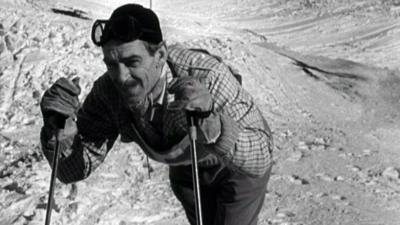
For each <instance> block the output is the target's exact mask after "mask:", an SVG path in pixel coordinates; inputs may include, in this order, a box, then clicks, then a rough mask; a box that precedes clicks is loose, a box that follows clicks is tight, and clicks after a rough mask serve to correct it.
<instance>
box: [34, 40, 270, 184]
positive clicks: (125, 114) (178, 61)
mask: <svg viewBox="0 0 400 225" xmlns="http://www.w3.org/2000/svg"><path fill="white" fill-rule="evenodd" d="M168 65H169V69H170V70H168V71H167V73H168V75H167V77H169V79H168V80H170V78H171V76H172V75H174V76H177V77H182V76H193V77H196V78H198V79H199V80H200V82H202V83H203V84H204V85H206V86H207V87H208V89H209V91H210V93H211V95H212V97H213V101H214V112H213V113H212V116H213V117H214V118H213V120H212V121H218V122H219V126H210V127H211V128H212V127H217V128H216V129H219V130H218V131H217V133H219V136H218V138H217V140H216V141H215V143H205V144H199V145H198V149H199V150H198V151H199V155H200V156H199V158H200V159H204V160H207V159H211V158H213V157H214V158H215V156H216V157H218V158H219V161H222V162H223V163H224V164H226V165H227V166H229V167H231V168H232V169H234V170H238V171H240V172H243V173H246V174H249V175H254V176H262V175H263V174H264V173H265V171H266V170H267V169H268V167H269V165H270V164H271V154H272V136H271V131H270V129H269V127H268V124H267V123H266V121H265V120H264V118H263V117H262V115H261V113H260V111H259V110H258V108H257V106H256V105H255V103H254V101H253V99H252V97H251V96H250V95H249V94H248V93H247V92H246V91H245V90H244V89H243V88H242V87H241V86H240V84H239V83H238V81H237V80H236V79H235V77H234V76H233V75H232V73H231V71H230V69H229V67H227V66H226V65H225V64H224V63H222V62H221V61H220V60H219V59H218V58H216V57H213V56H210V55H208V54H206V53H203V52H198V51H192V50H188V49H184V48H181V47H179V46H171V47H170V48H169V56H168ZM108 79H109V78H108V77H107V76H106V74H105V75H103V76H101V77H100V78H99V79H98V80H97V81H96V82H95V83H94V85H93V88H92V90H91V91H90V93H89V95H88V96H87V97H86V99H85V101H84V103H83V105H82V108H81V109H80V110H79V112H78V115H77V118H78V120H77V124H76V126H77V129H76V131H75V132H69V133H70V135H66V136H65V137H64V138H63V140H62V141H61V144H60V147H61V150H62V152H63V154H62V158H61V159H60V162H59V171H60V172H59V179H60V180H61V181H63V182H65V183H68V182H74V181H77V180H81V179H84V178H86V177H87V176H88V175H89V174H90V173H91V172H92V171H93V170H94V169H95V168H96V167H98V165H99V164H100V163H102V162H103V161H104V158H105V157H106V155H107V153H108V152H109V151H110V149H111V148H112V146H113V144H114V142H115V140H116V138H117V137H118V135H121V140H122V141H125V142H130V141H134V142H137V143H138V144H139V145H140V146H141V147H142V149H143V150H144V151H145V152H146V154H148V155H149V156H150V157H152V155H151V152H149V149H155V150H156V151H161V152H162V151H164V149H169V148H171V146H173V145H175V144H176V143H178V142H179V141H181V140H182V139H183V138H184V137H185V136H186V135H187V124H186V115H185V113H184V112H183V111H172V112H171V111H168V110H166V105H167V104H168V99H169V97H170V96H168V95H165V104H164V105H163V107H162V109H161V110H157V113H158V114H159V115H156V116H158V117H161V118H162V120H161V121H162V125H161V126H160V125H159V126H155V125H154V124H152V123H151V122H149V121H148V120H146V119H144V118H137V117H135V115H133V114H132V113H131V112H129V111H128V110H126V109H124V107H123V106H122V104H121V100H120V99H119V98H118V97H116V96H117V92H116V90H115V89H114V87H113V86H112V83H111V82H110V81H109V80H108ZM132 124H135V125H136V128H137V129H136V130H137V131H136V133H135V132H133V130H132V128H131V125H132ZM202 124H203V125H202V126H203V127H202V126H200V131H199V132H201V133H203V134H204V135H205V136H207V135H208V133H209V129H208V128H209V127H207V121H206V122H204V123H202ZM72 126H74V124H73V125H72ZM212 129H214V128H212ZM213 133H215V131H213ZM41 142H42V146H43V152H44V154H45V155H46V158H47V159H48V160H49V161H50V162H51V159H52V152H53V149H54V147H55V143H54V135H52V134H50V133H49V132H48V131H47V130H46V128H45V127H44V128H43V129H42V133H41ZM188 152H189V151H184V153H183V154H182V155H181V156H179V157H177V160H182V161H185V160H188V159H189V158H190V155H189V153H188ZM152 158H153V157H152ZM212 161H215V159H212ZM171 164H173V163H171Z"/></svg>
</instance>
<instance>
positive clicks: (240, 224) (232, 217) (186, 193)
mask: <svg viewBox="0 0 400 225" xmlns="http://www.w3.org/2000/svg"><path fill="white" fill-rule="evenodd" d="M270 173H271V167H270V168H269V169H268V171H267V172H266V173H265V175H264V176H263V177H258V178H257V177H250V176H247V175H244V174H241V173H238V172H234V171H231V170H230V169H228V168H227V167H225V166H222V165H219V166H214V167H211V168H199V179H200V189H201V203H202V210H203V223H204V225H256V224H257V216H258V214H259V212H260V210H261V208H262V205H263V202H264V197H265V193H266V188H267V183H268V180H269V177H270ZM169 175H170V182H171V187H172V190H173V192H174V193H175V196H176V197H177V198H178V200H179V201H180V202H181V203H182V206H183V208H184V209H185V212H186V216H187V218H188V220H189V222H190V224H191V225H195V224H196V213H195V202H194V192H193V183H192V169H191V166H177V167H172V166H171V167H170V170H169Z"/></svg>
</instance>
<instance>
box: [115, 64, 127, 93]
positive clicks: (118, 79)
mask: <svg viewBox="0 0 400 225" xmlns="http://www.w3.org/2000/svg"><path fill="white" fill-rule="evenodd" d="M110 72H111V77H112V78H113V79H112V80H113V81H114V82H115V83H116V84H117V85H118V86H119V87H121V86H122V84H123V83H124V82H125V81H126V80H128V79H129V77H130V75H129V70H128V68H127V67H126V65H125V64H124V63H118V64H116V65H115V66H114V68H112V70H111V71H110Z"/></svg>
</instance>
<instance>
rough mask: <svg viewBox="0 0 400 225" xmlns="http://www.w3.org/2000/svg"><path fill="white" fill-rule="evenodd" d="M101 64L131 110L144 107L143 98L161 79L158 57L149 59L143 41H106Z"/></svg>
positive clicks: (150, 56)
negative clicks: (102, 63) (103, 64)
mask: <svg viewBox="0 0 400 225" xmlns="http://www.w3.org/2000/svg"><path fill="white" fill-rule="evenodd" d="M103 54H104V63H105V64H106V66H107V70H108V76H110V78H111V80H112V82H113V84H114V86H115V87H116V88H117V89H118V92H119V93H120V94H121V96H122V98H123V101H124V102H125V104H126V105H127V106H128V107H129V108H130V109H133V110H137V109H139V110H142V107H145V106H144V105H145V100H146V96H147V95H148V94H149V93H150V91H151V90H152V88H153V87H154V86H155V84H156V83H157V81H158V79H159V77H160V70H159V65H160V57H159V54H158V53H157V52H156V54H155V55H154V56H152V55H150V53H149V52H148V50H147V49H146V47H145V45H144V43H143V41H141V40H135V41H132V42H127V43H119V42H116V41H109V42H108V43H107V44H106V45H105V46H104V47H103Z"/></svg>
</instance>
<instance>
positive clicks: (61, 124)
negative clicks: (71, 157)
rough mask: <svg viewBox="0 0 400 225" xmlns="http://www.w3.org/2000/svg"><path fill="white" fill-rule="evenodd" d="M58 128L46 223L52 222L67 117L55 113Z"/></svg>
mask: <svg viewBox="0 0 400 225" xmlns="http://www.w3.org/2000/svg"><path fill="white" fill-rule="evenodd" d="M54 119H55V122H56V125H57V129H56V149H55V151H54V155H53V162H52V166H51V178H50V190H49V198H48V201H47V209H46V221H45V225H49V224H50V219H51V212H52V210H53V203H54V199H53V194H54V186H55V184H56V177H57V169H58V159H59V155H60V149H59V148H60V137H61V134H62V133H63V130H64V127H65V119H66V118H63V116H60V115H55V116H54Z"/></svg>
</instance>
